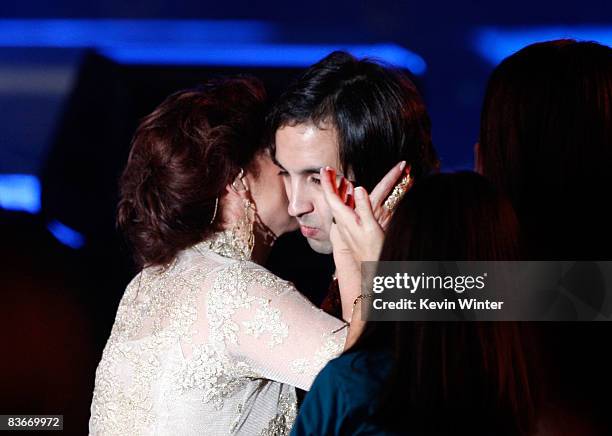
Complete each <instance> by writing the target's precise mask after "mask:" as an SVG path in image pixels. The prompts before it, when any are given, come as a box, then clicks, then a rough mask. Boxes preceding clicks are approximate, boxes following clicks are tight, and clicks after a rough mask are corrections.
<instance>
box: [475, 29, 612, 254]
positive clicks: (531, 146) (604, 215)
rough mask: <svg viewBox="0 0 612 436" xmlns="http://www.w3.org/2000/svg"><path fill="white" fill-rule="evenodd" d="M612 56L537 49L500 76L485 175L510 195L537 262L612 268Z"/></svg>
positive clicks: (482, 161)
mask: <svg viewBox="0 0 612 436" xmlns="http://www.w3.org/2000/svg"><path fill="white" fill-rule="evenodd" d="M611 166H612V49H611V48H609V47H606V46H603V45H599V44H596V43H591V42H576V41H573V40H558V41H551V42H545V43H538V44H532V45H530V46H527V47H525V48H523V49H522V50H520V51H518V52H517V53H515V54H514V55H512V56H510V57H508V58H506V59H505V60H504V61H503V62H502V63H501V64H500V65H499V66H498V67H497V68H496V69H495V71H494V72H493V74H492V76H491V78H490V80H489V83H488V86H487V91H486V96H485V100H484V105H483V110H482V120H481V131H480V142H479V147H478V157H477V167H478V168H479V170H480V171H481V173H482V174H483V175H485V176H486V177H487V178H489V179H490V180H491V181H493V183H495V185H496V186H497V187H499V188H500V189H502V190H503V191H505V192H506V193H507V194H508V195H509V197H510V199H511V201H512V203H513V205H514V207H515V210H516V212H517V215H518V217H519V220H520V222H521V227H522V230H523V231H524V232H525V235H526V239H527V241H528V242H529V255H530V256H531V257H532V258H550V259H552V258H556V259H563V258H590V259H597V258H608V257H610V256H609V254H608V253H610V248H611V245H610V244H612V224H611V223H612V215H610V212H608V209H609V208H605V207H603V206H604V205H603V202H604V201H605V198H607V197H609V195H610V192H611V191H612V171H610V167H611Z"/></svg>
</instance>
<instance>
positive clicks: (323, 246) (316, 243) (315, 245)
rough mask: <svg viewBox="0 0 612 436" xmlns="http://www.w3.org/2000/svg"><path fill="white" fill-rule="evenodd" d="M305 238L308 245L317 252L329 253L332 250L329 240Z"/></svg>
mask: <svg viewBox="0 0 612 436" xmlns="http://www.w3.org/2000/svg"><path fill="white" fill-rule="evenodd" d="M306 240H307V241H308V245H310V248H312V249H313V250H314V251H316V252H317V253H320V254H331V252H332V250H333V247H332V244H331V241H329V240H325V241H321V240H318V239H311V238H306Z"/></svg>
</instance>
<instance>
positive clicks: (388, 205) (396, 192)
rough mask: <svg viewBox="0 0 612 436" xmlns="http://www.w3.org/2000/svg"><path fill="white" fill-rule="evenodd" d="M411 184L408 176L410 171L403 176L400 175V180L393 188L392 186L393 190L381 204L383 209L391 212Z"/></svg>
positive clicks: (410, 178)
mask: <svg viewBox="0 0 612 436" xmlns="http://www.w3.org/2000/svg"><path fill="white" fill-rule="evenodd" d="M411 184H412V177H410V172H408V173H407V174H406V175H405V176H404V177H402V180H401V181H400V182H399V183H398V184H397V185H395V188H393V192H391V195H389V197H388V198H387V199H386V200H385V203H384V205H383V206H384V207H385V209H387V210H388V211H390V212H393V211H394V210H395V208H396V207H397V205H398V203H399V202H400V200H401V199H402V198H403V197H404V195H405V194H406V192H408V189H409V188H410V185H411Z"/></svg>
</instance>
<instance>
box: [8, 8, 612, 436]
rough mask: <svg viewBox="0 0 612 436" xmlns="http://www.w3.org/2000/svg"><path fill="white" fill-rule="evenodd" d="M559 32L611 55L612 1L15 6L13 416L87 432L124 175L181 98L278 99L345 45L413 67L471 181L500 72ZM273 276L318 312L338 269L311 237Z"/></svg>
mask: <svg viewBox="0 0 612 436" xmlns="http://www.w3.org/2000/svg"><path fill="white" fill-rule="evenodd" d="M558 37H574V38H577V39H587V40H596V41H598V42H601V43H605V44H608V45H611V44H612V2H610V1H609V0H607V1H605V0H599V1H594V0H588V1H583V2H580V3H577V2H575V1H567V0H564V1H540V2H534V1H533V0H531V1H526V0H517V1H514V2H506V3H493V2H484V1H479V0H472V1H464V2H450V1H449V2H440V1H427V2H413V1H390V0H378V1H351V2H348V1H347V2H333V3H332V2H324V1H319V0H317V1H310V2H301V3H296V2H278V3H276V2H253V1H247V0H230V1H224V2H205V1H192V0H190V1H183V2H170V1H163V0H146V1H145V0H135V1H129V2H126V1H124V0H121V1H120V0H107V1H105V2H88V3H85V2H77V1H75V0H56V1H52V2H49V1H42V0H36V1H32V0H29V1H28V0H23V1H20V2H2V3H1V4H0V107H1V108H2V111H1V116H0V247H1V249H0V268H1V272H2V274H1V275H0V292H1V293H2V295H1V296H0V298H1V300H0V331H1V332H2V333H1V335H0V345H1V346H2V348H1V358H0V413H3V414H6V413H32V414H34V413H38V414H42V413H46V414H64V415H65V418H66V422H65V428H66V431H65V432H66V433H67V434H85V433H86V428H87V421H88V418H89V404H90V401H91V392H92V390H93V382H94V374H95V368H96V365H97V362H98V361H99V359H100V355H101V353H102V349H103V347H104V344H105V342H106V339H107V338H108V335H109V333H110V328H111V326H112V323H113V320H114V313H115V310H116V307H117V304H118V302H119V299H120V298H121V295H122V292H123V289H124V287H125V285H126V283H127V282H128V281H129V280H130V278H131V277H132V276H133V274H135V272H136V271H135V269H134V266H133V264H132V262H131V259H130V254H129V249H128V247H126V245H125V244H124V242H123V241H122V239H121V237H120V235H118V234H117V233H116V232H115V227H114V212H115V205H116V199H117V194H116V184H117V177H118V175H119V173H120V171H121V169H122V167H123V165H124V163H125V159H126V156H127V152H128V147H129V141H130V138H131V135H132V133H133V132H134V129H135V127H136V125H137V123H138V120H139V119H140V118H141V117H142V116H144V115H145V114H147V113H149V112H150V111H151V110H152V109H153V108H154V107H155V106H156V105H157V104H159V103H160V102H161V101H162V100H163V99H164V97H165V96H166V95H168V94H170V93H171V92H173V91H176V90H178V89H181V88H185V87H190V86H194V85H197V84H198V83H199V82H201V81H203V80H205V79H206V78H207V77H211V76H214V75H218V74H236V73H249V74H254V75H256V76H258V77H260V78H261V79H263V80H264V83H265V84H266V86H267V88H268V91H269V94H270V97H271V98H272V99H274V98H275V97H276V96H277V95H278V94H279V93H280V92H281V91H282V89H283V88H284V87H285V86H286V85H287V84H288V83H289V82H290V81H291V80H292V79H293V78H295V77H296V75H298V74H299V73H300V72H301V71H302V70H303V68H304V67H305V66H307V65H309V64H312V63H314V62H315V61H317V60H318V59H319V58H321V57H323V56H324V55H325V54H327V53H328V52H329V51H331V50H333V49H335V48H344V49H348V50H349V51H352V52H353V53H355V54H356V55H359V56H362V55H370V56H374V57H378V58H379V59H381V60H384V61H387V62H389V63H392V64H395V65H397V66H399V67H401V68H404V69H408V70H410V71H411V73H412V75H413V77H414V79H415V81H416V82H417V84H418V86H419V87H420V89H421V91H422V92H423V94H424V95H425V99H426V101H427V104H428V107H429V111H430V115H431V118H432V122H433V135H434V144H435V145H436V147H437V149H438V151H439V154H440V156H441V158H442V165H443V169H445V170H453V169H469V168H472V166H473V145H474V143H475V142H476V141H477V140H478V125H479V118H480V105H481V101H482V98H483V92H484V89H485V85H486V80H487V77H488V75H489V74H490V72H491V70H492V68H493V67H494V66H495V65H496V64H497V63H498V62H499V61H500V60H501V59H503V58H504V57H505V56H507V55H509V54H511V53H513V52H514V51H516V50H518V49H519V48H521V47H523V46H524V45H526V44H528V43H531V42H535V41H541V40H547V39H553V38H558ZM287 253H290V255H289V256H288V255H287ZM269 267H270V268H271V269H272V270H274V271H275V272H277V273H278V274H280V275H281V276H283V277H285V278H288V279H290V280H292V281H294V282H295V283H296V284H297V286H298V287H299V288H300V289H301V290H302V291H303V292H304V293H305V294H307V295H308V296H309V297H310V298H311V299H312V300H313V301H314V302H319V301H320V299H321V297H322V295H323V292H324V290H325V289H326V288H327V283H328V280H329V276H330V274H331V269H332V265H331V264H330V259H329V258H328V257H327V256H320V255H316V254H314V253H312V252H311V251H310V250H309V249H308V248H307V246H306V245H305V244H304V242H303V241H302V239H301V237H299V236H297V235H289V236H287V237H285V238H283V240H282V241H281V242H280V243H279V244H278V246H277V247H276V248H275V251H274V252H273V255H272V257H271V259H270V265H269Z"/></svg>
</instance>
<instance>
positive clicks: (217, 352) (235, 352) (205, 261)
mask: <svg viewBox="0 0 612 436" xmlns="http://www.w3.org/2000/svg"><path fill="white" fill-rule="evenodd" d="M343 325H344V324H343V322H342V321H340V320H337V319H336V318H333V317H332V316H330V315H327V314H326V313H324V312H323V311H321V310H319V309H317V308H316V307H314V306H313V305H312V304H311V303H310V302H309V301H308V300H307V299H306V298H304V297H303V296H302V295H301V294H300V293H299V292H298V291H297V290H296V289H295V288H294V287H293V285H291V284H290V283H288V282H286V281H284V280H281V279H279V278H278V277H276V276H274V275H273V274H272V273H270V272H269V271H267V270H266V269H264V268H263V267H261V266H259V265H256V264H255V263H253V262H251V261H250V260H249V259H248V253H247V251H246V249H245V247H244V246H242V245H240V244H239V243H237V242H236V239H235V238H232V237H231V235H229V234H228V232H222V233H218V234H216V235H214V236H213V237H211V238H209V239H208V240H206V241H203V242H201V243H199V244H197V245H195V246H194V247H192V248H190V249H187V250H185V251H183V252H181V253H180V255H179V256H178V257H177V259H176V260H175V261H174V262H173V264H172V265H170V266H169V267H168V268H165V269H161V268H145V269H144V270H143V271H142V272H141V273H140V274H138V275H137V276H136V277H135V278H134V279H133V280H132V281H131V282H130V284H129V285H128V287H127V288H126V291H125V293H124V295H123V298H122V299H121V303H120V304H119V308H118V310H117V316H116V318H115V323H114V325H113V329H112V332H111V335H110V338H109V340H108V342H107V344H106V347H105V348H104V352H103V355H102V359H101V361H100V363H99V365H98V368H97V370H96V381H95V388H94V393H93V401H92V404H91V418H90V421H89V432H90V434H91V435H122V436H124V435H145V434H146V435H174V436H179V435H204V434H206V435H217V434H224V435H227V434H232V435H233V434H236V435H237V434H244V435H249V436H251V435H284V434H288V433H289V431H290V429H291V425H292V424H293V421H294V419H295V415H296V395H295V387H299V388H301V389H306V390H307V389H309V387H310V385H311V383H312V381H313V380H314V377H315V376H316V374H317V373H318V372H319V370H320V369H321V368H322V367H323V365H325V363H327V361H328V360H330V359H331V358H333V357H335V356H336V355H338V354H339V353H340V351H341V350H342V348H343V346H344V340H345V337H346V329H345V328H342V327H343Z"/></svg>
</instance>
